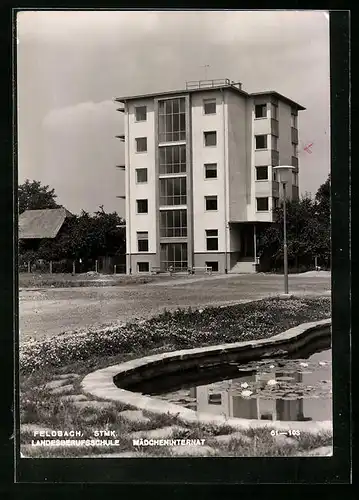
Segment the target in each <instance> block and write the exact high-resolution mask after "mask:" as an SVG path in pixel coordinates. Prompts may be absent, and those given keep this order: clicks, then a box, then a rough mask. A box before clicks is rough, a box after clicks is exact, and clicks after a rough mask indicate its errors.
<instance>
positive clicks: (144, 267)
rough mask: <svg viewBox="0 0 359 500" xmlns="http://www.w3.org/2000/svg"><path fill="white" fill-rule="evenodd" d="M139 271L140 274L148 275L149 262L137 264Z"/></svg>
mask: <svg viewBox="0 0 359 500" xmlns="http://www.w3.org/2000/svg"><path fill="white" fill-rule="evenodd" d="M137 271H138V272H139V273H148V272H149V271H150V264H149V262H137Z"/></svg>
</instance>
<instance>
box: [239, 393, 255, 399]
mask: <svg viewBox="0 0 359 500" xmlns="http://www.w3.org/2000/svg"><path fill="white" fill-rule="evenodd" d="M251 394H253V391H242V393H241V396H243V397H244V398H248V397H249V396H250V395H251Z"/></svg>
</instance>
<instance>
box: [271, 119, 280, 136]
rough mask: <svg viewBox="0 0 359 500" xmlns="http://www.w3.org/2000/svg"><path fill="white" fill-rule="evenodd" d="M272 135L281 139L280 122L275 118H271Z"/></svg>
mask: <svg viewBox="0 0 359 500" xmlns="http://www.w3.org/2000/svg"><path fill="white" fill-rule="evenodd" d="M271 134H272V135H274V136H275V137H279V122H278V120H276V119H275V118H271Z"/></svg>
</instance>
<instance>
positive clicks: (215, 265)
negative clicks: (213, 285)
mask: <svg viewBox="0 0 359 500" xmlns="http://www.w3.org/2000/svg"><path fill="white" fill-rule="evenodd" d="M206 267H210V268H211V270H212V272H213V273H218V261H216V260H215V261H213V260H211V261H209V262H206Z"/></svg>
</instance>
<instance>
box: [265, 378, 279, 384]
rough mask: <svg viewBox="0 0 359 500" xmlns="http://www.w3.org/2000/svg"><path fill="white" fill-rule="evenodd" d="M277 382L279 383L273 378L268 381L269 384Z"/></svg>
mask: <svg viewBox="0 0 359 500" xmlns="http://www.w3.org/2000/svg"><path fill="white" fill-rule="evenodd" d="M276 384H277V381H276V380H273V379H271V380H268V382H267V385H276Z"/></svg>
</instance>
